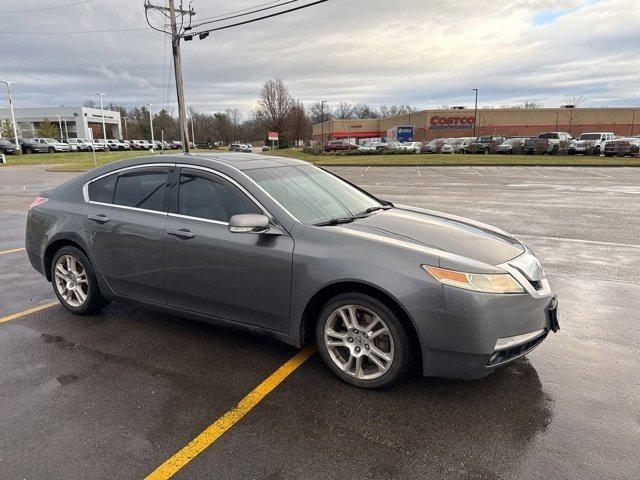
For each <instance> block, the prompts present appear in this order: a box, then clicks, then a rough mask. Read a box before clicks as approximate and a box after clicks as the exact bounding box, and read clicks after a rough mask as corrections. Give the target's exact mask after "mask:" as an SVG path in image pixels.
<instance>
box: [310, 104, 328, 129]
mask: <svg viewBox="0 0 640 480" xmlns="http://www.w3.org/2000/svg"><path fill="white" fill-rule="evenodd" d="M332 115H333V112H332V111H331V108H329V107H328V106H327V105H324V106H323V105H322V102H316V103H314V104H313V105H311V107H310V108H309V116H310V117H311V123H312V124H314V125H316V124H318V123H322V122H328V121H329V120H331V117H332Z"/></svg>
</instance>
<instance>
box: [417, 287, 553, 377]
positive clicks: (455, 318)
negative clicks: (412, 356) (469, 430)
mask: <svg viewBox="0 0 640 480" xmlns="http://www.w3.org/2000/svg"><path fill="white" fill-rule="evenodd" d="M443 289H444V295H445V302H446V311H442V312H434V311H429V310H422V309H417V308H410V309H409V314H410V315H411V317H412V319H413V321H414V325H415V326H416V329H417V331H418V336H419V337H420V342H421V345H422V358H423V372H424V375H425V376H427V377H450V378H479V377H484V376H485V375H488V374H489V373H491V372H492V371H493V370H494V369H495V368H496V367H498V366H500V365H504V364H505V363H508V362H510V361H513V360H515V359H516V358H519V357H521V356H522V355H526V354H527V353H528V352H530V351H531V350H533V349H534V348H535V347H537V346H538V345H539V344H540V343H541V342H542V341H543V340H544V338H545V337H546V336H547V333H548V332H549V331H550V330H551V329H552V327H553V325H552V324H551V321H550V316H549V313H548V311H549V308H550V307H551V306H552V303H553V301H554V297H552V296H551V295H547V296H541V297H539V298H535V297H533V296H532V295H530V294H529V293H524V294H512V295H499V294H487V293H479V292H472V291H468V290H463V289H460V288H455V287H450V286H443ZM531 332H541V333H540V335H536V336H535V337H534V338H530V339H527V340H526V341H524V342H523V343H515V344H513V345H509V348H507V349H500V348H499V347H500V344H498V341H499V339H505V338H507V337H516V336H519V335H523V334H528V333H531ZM497 344H498V345H497ZM523 346H524V347H523ZM496 347H498V348H499V349H498V350H496ZM519 347H523V348H519ZM514 349H515V350H514ZM496 352H502V353H503V354H504V355H502V356H499V357H497V356H494V355H495V354H496Z"/></svg>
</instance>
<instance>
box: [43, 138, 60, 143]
mask: <svg viewBox="0 0 640 480" xmlns="http://www.w3.org/2000/svg"><path fill="white" fill-rule="evenodd" d="M43 140H44V141H45V142H47V143H58V141H57V140H54V139H53V138H43Z"/></svg>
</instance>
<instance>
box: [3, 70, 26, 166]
mask: <svg viewBox="0 0 640 480" xmlns="http://www.w3.org/2000/svg"><path fill="white" fill-rule="evenodd" d="M0 82H2V83H4V84H5V85H6V86H7V92H8V94H9V108H10V109H11V121H12V122H13V139H14V140H15V142H16V155H21V154H22V148H20V143H18V126H17V125H16V116H15V115H14V114H13V97H12V96H11V84H12V83H13V82H7V81H6V80H0Z"/></svg>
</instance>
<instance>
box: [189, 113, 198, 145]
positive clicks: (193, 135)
mask: <svg viewBox="0 0 640 480" xmlns="http://www.w3.org/2000/svg"><path fill="white" fill-rule="evenodd" d="M188 115H189V119H190V120H191V141H192V142H193V148H198V147H197V146H196V133H195V131H194V129H193V113H189V114H188Z"/></svg>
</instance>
